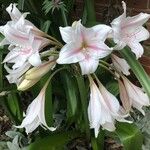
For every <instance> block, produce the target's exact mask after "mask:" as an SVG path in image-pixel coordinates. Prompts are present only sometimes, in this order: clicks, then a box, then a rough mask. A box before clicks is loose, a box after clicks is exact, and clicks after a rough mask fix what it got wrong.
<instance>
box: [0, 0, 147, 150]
mask: <svg viewBox="0 0 150 150" xmlns="http://www.w3.org/2000/svg"><path fill="white" fill-rule="evenodd" d="M1 2H2V3H3V5H8V4H9V3H10V2H12V1H11V0H7V1H6V0H2V1H1ZM13 2H16V3H17V2H18V8H19V9H20V10H22V11H30V12H31V14H30V15H29V16H28V19H29V20H32V22H33V23H34V24H35V25H36V26H37V27H39V28H40V29H41V30H42V31H44V32H45V33H48V34H49V35H52V36H53V37H56V38H57V40H59V41H61V40H62V39H61V37H60V33H59V30H58V28H59V26H67V25H68V24H71V23H72V22H71V18H72V16H71V15H72V14H71V12H72V10H73V7H74V2H75V0H64V1H59V0H57V1H54V0H39V1H38V2H37V0H26V1H25V0H18V1H17V0H14V1H13ZM93 4H94V1H93V0H85V7H84V13H83V16H82V22H83V24H84V25H86V26H88V27H90V26H93V25H95V24H97V23H98V22H97V21H96V15H95V10H94V5H93ZM44 14H45V15H44ZM2 38H3V37H2ZM2 38H1V39H2ZM110 44H111V45H113V43H112V42H111V41H110ZM4 48H5V47H1V48H0V62H2V60H3V58H4V57H5V55H6V54H7V52H6V51H5V52H4V50H5V49H4ZM48 48H49V47H48ZM50 48H51V47H50ZM58 50H60V49H58ZM120 54H121V55H122V56H123V57H124V58H125V59H126V60H127V61H128V63H129V65H130V67H131V69H132V71H133V72H134V74H135V75H136V77H137V78H138V80H139V81H140V83H141V85H142V86H143V87H144V88H145V91H146V92H147V93H148V94H149V96H150V80H149V77H148V76H147V74H146V73H145V71H144V70H143V68H142V66H141V65H140V63H139V62H138V61H137V60H136V58H135V56H134V55H133V54H132V52H131V51H130V49H129V48H125V49H124V50H123V51H120ZM108 59H109V57H108ZM65 67H66V66H64V69H62V70H63V71H61V72H59V73H58V74H57V75H56V72H57V69H58V70H59V69H60V68H58V67H57V66H56V68H55V69H54V70H52V71H51V72H48V73H47V74H46V75H45V76H44V77H43V78H42V79H41V81H40V82H38V83H37V84H36V85H35V86H34V87H32V88H31V89H30V91H29V92H30V93H32V98H34V97H36V96H37V94H38V93H39V91H40V90H41V88H42V87H43V85H44V84H45V82H46V81H47V79H48V78H49V77H50V82H49V85H48V87H47V90H46V95H45V98H46V101H45V104H46V105H45V117H46V122H47V124H48V125H49V126H53V125H55V124H56V126H57V127H58V128H57V130H56V131H55V132H49V131H45V130H42V129H41V128H38V129H37V130H36V131H35V133H33V134H31V135H28V136H27V135H26V134H25V133H24V131H21V130H20V132H22V134H21V135H20V134H18V132H17V133H12V132H11V134H10V133H8V134H9V136H10V135H11V136H12V135H13V136H12V139H13V141H12V142H9V143H8V145H9V147H13V148H14V149H17V148H18V147H19V144H20V143H19V142H20V141H21V139H22V138H23V139H24V141H26V143H25V144H23V145H22V146H26V145H27V144H29V145H28V146H27V147H25V148H24V150H55V149H56V150H59V149H65V147H66V145H67V143H68V142H70V141H72V140H76V138H78V137H81V138H83V139H84V140H86V142H87V143H91V146H92V149H93V150H102V149H104V139H105V136H106V134H105V131H103V130H102V131H100V134H99V136H98V138H95V137H94V134H93V131H91V130H90V127H89V121H88V116H87V107H88V102H89V82H88V80H87V77H86V76H82V75H81V74H78V73H76V70H75V73H73V72H72V70H71V69H72V68H71V69H70V68H69V69H68V70H69V71H66V70H65ZM76 67H77V71H79V68H78V66H76ZM96 75H97V76H98V78H99V79H100V80H101V81H102V83H103V84H104V85H105V86H106V88H107V89H108V90H109V91H110V92H111V93H112V94H114V95H115V96H117V95H118V94H119V87H118V83H117V81H116V80H114V77H112V75H111V74H110V73H109V72H108V71H107V70H105V69H103V68H102V67H99V68H98V69H97V71H96ZM4 79H5V74H4V70H3V64H0V92H2V91H4V89H5V90H6V91H9V92H8V93H7V94H6V95H4V97H2V98H1V97H0V98H1V99H2V101H1V103H3V104H2V105H3V106H4V107H5V108H6V109H7V112H8V114H9V115H10V117H11V118H12V120H13V121H14V122H15V124H16V125H19V124H20V123H21V121H22V119H23V108H22V105H21V104H22V102H21V100H20V97H19V94H20V93H18V92H16V87H15V86H13V87H11V88H10V87H9V85H8V83H7V82H6V81H4ZM4 85H6V86H4ZM20 132H19V133H20ZM113 134H115V135H117V137H118V138H119V139H120V141H121V143H123V145H124V149H126V150H132V149H136V150H141V146H142V142H143V137H142V134H141V132H140V130H139V129H138V128H137V126H135V125H134V124H127V123H117V129H116V132H115V133H110V135H113ZM29 137H30V138H31V139H32V140H31V141H28V138H29ZM27 142H29V143H27ZM15 146H16V147H15ZM3 147H5V145H4V146H3ZM19 148H20V147H19Z"/></svg>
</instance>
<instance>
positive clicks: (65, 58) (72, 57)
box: [57, 43, 85, 64]
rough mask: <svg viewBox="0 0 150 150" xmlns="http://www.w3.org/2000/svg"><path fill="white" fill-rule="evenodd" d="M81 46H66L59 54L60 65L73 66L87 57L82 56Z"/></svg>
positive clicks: (72, 44) (58, 61) (74, 44)
mask: <svg viewBox="0 0 150 150" xmlns="http://www.w3.org/2000/svg"><path fill="white" fill-rule="evenodd" d="M81 51H82V49H81V48H80V45H78V44H76V43H70V44H66V45H65V46H64V47H63V48H62V49H61V51H60V53H59V58H58V59H57V63H58V64H71V63H76V62H79V61H82V60H83V59H84V58H85V56H84V55H83V54H82V52H81Z"/></svg>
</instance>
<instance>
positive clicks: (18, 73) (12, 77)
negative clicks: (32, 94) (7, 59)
mask: <svg viewBox="0 0 150 150" xmlns="http://www.w3.org/2000/svg"><path fill="white" fill-rule="evenodd" d="M30 67H31V65H30V64H29V63H28V62H26V63H24V64H23V65H22V67H19V68H16V69H10V68H9V67H8V66H7V65H6V64H5V65H4V68H5V69H6V71H7V72H8V73H9V74H8V75H6V78H7V80H8V81H9V83H16V84H19V82H20V81H21V79H22V75H23V74H24V73H25V72H26V71H27V70H28V69H29V68H30Z"/></svg>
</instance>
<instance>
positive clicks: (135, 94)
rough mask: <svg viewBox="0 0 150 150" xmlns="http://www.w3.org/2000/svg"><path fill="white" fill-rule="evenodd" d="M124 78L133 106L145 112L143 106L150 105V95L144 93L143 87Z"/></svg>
mask: <svg viewBox="0 0 150 150" xmlns="http://www.w3.org/2000/svg"><path fill="white" fill-rule="evenodd" d="M122 79H123V82H124V85H125V87H126V90H127V92H128V95H129V98H130V99H131V101H132V105H133V107H135V108H136V109H138V110H139V111H141V113H143V114H144V111H143V110H142V107H143V106H149V105H150V102H149V97H148V95H147V94H146V93H144V92H143V91H142V89H141V88H139V87H137V86H135V85H134V84H132V83H131V82H130V81H129V80H128V79H127V78H126V77H122Z"/></svg>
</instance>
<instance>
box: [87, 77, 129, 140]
mask: <svg viewBox="0 0 150 150" xmlns="http://www.w3.org/2000/svg"><path fill="white" fill-rule="evenodd" d="M98 85H99V87H97V85H96V84H95V82H94V81H93V79H92V78H90V89H91V94H90V101H89V106H88V117H89V122H90V128H93V129H94V131H95V137H97V136H98V133H99V130H100V126H102V128H103V129H106V130H108V131H114V130H115V120H117V121H120V122H128V123H131V122H130V121H128V120H125V119H124V118H125V117H127V116H128V114H124V110H123V108H122V107H121V106H120V104H119V101H118V100H117V98H116V97H115V96H114V95H112V94H111V93H110V92H109V91H107V89H106V88H105V87H104V86H103V85H102V84H101V83H100V82H99V83H98Z"/></svg>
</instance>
